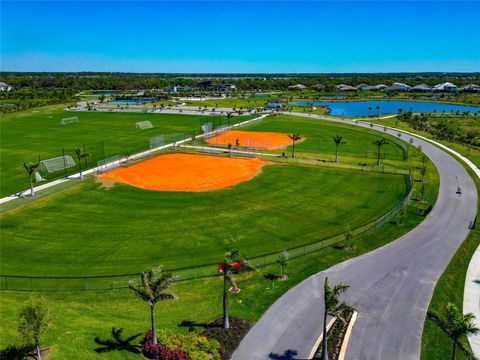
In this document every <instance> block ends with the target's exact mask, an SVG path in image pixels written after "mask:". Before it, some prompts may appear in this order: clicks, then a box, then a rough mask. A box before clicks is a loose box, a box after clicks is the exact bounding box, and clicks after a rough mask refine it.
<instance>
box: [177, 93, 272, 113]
mask: <svg viewBox="0 0 480 360" xmlns="http://www.w3.org/2000/svg"><path fill="white" fill-rule="evenodd" d="M273 98H275V97H272V96H268V97H265V98H248V99H242V98H224V99H209V100H201V101H188V100H187V101H184V103H186V105H189V106H197V107H198V106H201V107H204V106H207V107H216V108H236V109H243V110H246V109H248V108H255V109H258V108H263V107H265V105H266V104H267V103H268V102H269V101H270V100H271V99H273Z"/></svg>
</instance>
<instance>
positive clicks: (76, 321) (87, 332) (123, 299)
mask: <svg viewBox="0 0 480 360" xmlns="http://www.w3.org/2000/svg"><path fill="white" fill-rule="evenodd" d="M427 179H428V181H427V183H426V184H427V198H428V199H429V201H430V202H432V203H433V202H434V201H435V198H436V196H437V190H438V175H437V173H436V170H435V168H433V167H430V168H428V174H427ZM417 190H418V189H417ZM422 220H423V218H421V217H418V216H415V215H412V214H409V215H408V216H407V218H406V219H405V221H404V223H403V224H400V225H399V224H395V223H393V222H391V223H387V224H385V225H383V226H382V227H381V228H379V229H378V231H376V232H374V233H372V234H369V235H367V236H366V237H362V238H358V239H355V240H353V241H352V243H351V245H352V246H353V247H354V248H355V251H354V252H348V251H344V250H341V249H335V248H327V249H325V250H323V251H320V252H317V253H314V254H312V255H310V256H307V257H304V258H299V259H297V260H292V261H290V263H289V265H288V267H287V270H286V272H287V274H288V276H289V278H288V280H287V281H284V282H272V281H271V280H269V279H268V277H266V275H268V274H271V273H273V274H277V273H278V272H279V268H278V266H276V265H272V266H268V267H266V268H263V269H261V270H260V271H258V272H255V273H249V274H245V275H242V276H240V277H239V281H238V286H239V287H240V288H241V289H242V291H241V292H240V293H238V294H236V295H231V298H230V299H231V300H230V313H231V315H232V316H238V317H241V318H244V319H248V320H251V321H256V320H258V319H259V318H260V316H261V315H262V314H263V313H264V312H265V311H266V310H267V309H268V307H269V306H270V305H271V304H273V302H274V301H275V300H276V299H278V298H279V297H280V296H281V295H282V294H283V293H285V292H286V291H287V290H288V289H290V288H291V287H293V286H295V285H296V284H298V283H299V282H301V281H302V280H303V279H305V278H306V277H308V276H310V275H313V274H315V273H316V272H318V271H321V270H324V269H326V268H328V267H330V266H332V265H334V264H337V263H339V262H341V261H345V260H347V259H349V258H352V257H355V256H358V255H360V254H363V253H365V252H368V251H371V250H373V249H375V248H377V247H379V246H382V245H385V244H387V243H388V242H390V241H392V240H395V239H397V238H398V237H400V236H401V235H403V234H404V233H406V232H408V231H409V230H411V229H413V228H414V227H415V226H417V225H418V224H419V223H420V222H421V221H422ZM222 287H223V283H222V280H221V279H220V278H211V279H205V280H196V281H187V282H184V283H178V284H175V285H174V291H175V293H176V294H177V295H178V296H179V299H178V300H177V301H170V302H164V303H161V304H159V305H158V306H157V307H156V318H157V325H158V327H159V328H170V329H173V330H175V331H178V332H186V331H187V330H188V329H187V328H185V327H182V326H180V324H181V322H182V321H183V320H189V321H193V322H195V323H204V322H208V321H211V320H213V319H216V318H218V317H219V316H221V312H222V307H221V306H222V298H221V296H222ZM36 295H37V296H38V294H36ZM30 296H32V294H31V293H25V292H15V291H3V292H2V293H1V296H0V320H1V321H0V350H1V349H4V348H6V347H7V346H11V345H18V344H19V340H18V335H17V332H16V317H17V313H18V311H19V309H20V307H21V306H22V305H23V303H24V302H25V301H26V300H27V299H28V298H29V297H30ZM40 296H44V297H46V298H47V300H48V301H49V307H50V309H51V311H52V313H53V321H52V325H51V327H50V328H49V329H48V331H47V333H46V336H45V338H44V345H45V346H48V347H51V349H52V355H51V359H52V360H58V359H62V360H63V359H81V360H83V359H109V360H110V359H112V360H120V359H138V358H139V357H138V355H135V354H132V353H129V352H126V351H109V352H106V353H96V352H95V351H94V350H95V348H97V346H98V345H97V344H96V343H95V342H94V338H95V337H96V336H99V337H100V338H102V339H108V338H111V334H110V331H111V328H112V327H116V328H117V329H118V328H122V327H123V328H125V335H126V336H130V335H133V334H136V333H144V332H145V331H146V329H147V328H148V326H149V312H148V308H147V306H146V305H145V304H144V303H143V302H142V301H140V300H138V299H137V298H135V297H134V296H133V295H132V294H131V293H130V292H129V291H128V290H113V291H87V292H69V291H67V292H59V293H55V292H53V293H52V292H46V293H41V294H40ZM319 326H321V324H319ZM195 330H197V331H200V330H201V327H198V328H197V327H196V328H195Z"/></svg>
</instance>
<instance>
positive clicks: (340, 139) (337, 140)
mask: <svg viewBox="0 0 480 360" xmlns="http://www.w3.org/2000/svg"><path fill="white" fill-rule="evenodd" d="M332 139H333V142H334V143H335V162H337V163H338V148H339V147H340V145H342V144H346V143H347V142H346V141H345V140H344V139H343V137H342V136H340V135H335V136H333V137H332Z"/></svg>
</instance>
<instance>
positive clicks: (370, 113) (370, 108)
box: [368, 106, 372, 117]
mask: <svg viewBox="0 0 480 360" xmlns="http://www.w3.org/2000/svg"><path fill="white" fill-rule="evenodd" d="M371 115H372V107H371V106H369V107H368V117H370V116H371Z"/></svg>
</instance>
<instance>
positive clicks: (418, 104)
mask: <svg viewBox="0 0 480 360" xmlns="http://www.w3.org/2000/svg"><path fill="white" fill-rule="evenodd" d="M289 104H290V105H297V106H309V105H313V106H328V107H329V108H330V109H331V112H330V114H331V115H336V116H369V115H376V114H377V110H376V107H377V106H379V107H380V109H379V110H378V113H379V114H380V115H382V114H396V113H398V110H399V109H402V111H404V112H406V111H410V110H411V111H413V112H417V113H420V112H437V113H441V112H448V113H449V112H457V111H459V112H465V111H470V112H477V111H479V110H480V108H478V107H475V106H464V105H453V104H445V103H440V102H426V101H423V102H422V101H401V100H368V101H313V102H309V101H293V102H289ZM369 107H370V108H371V110H369Z"/></svg>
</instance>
